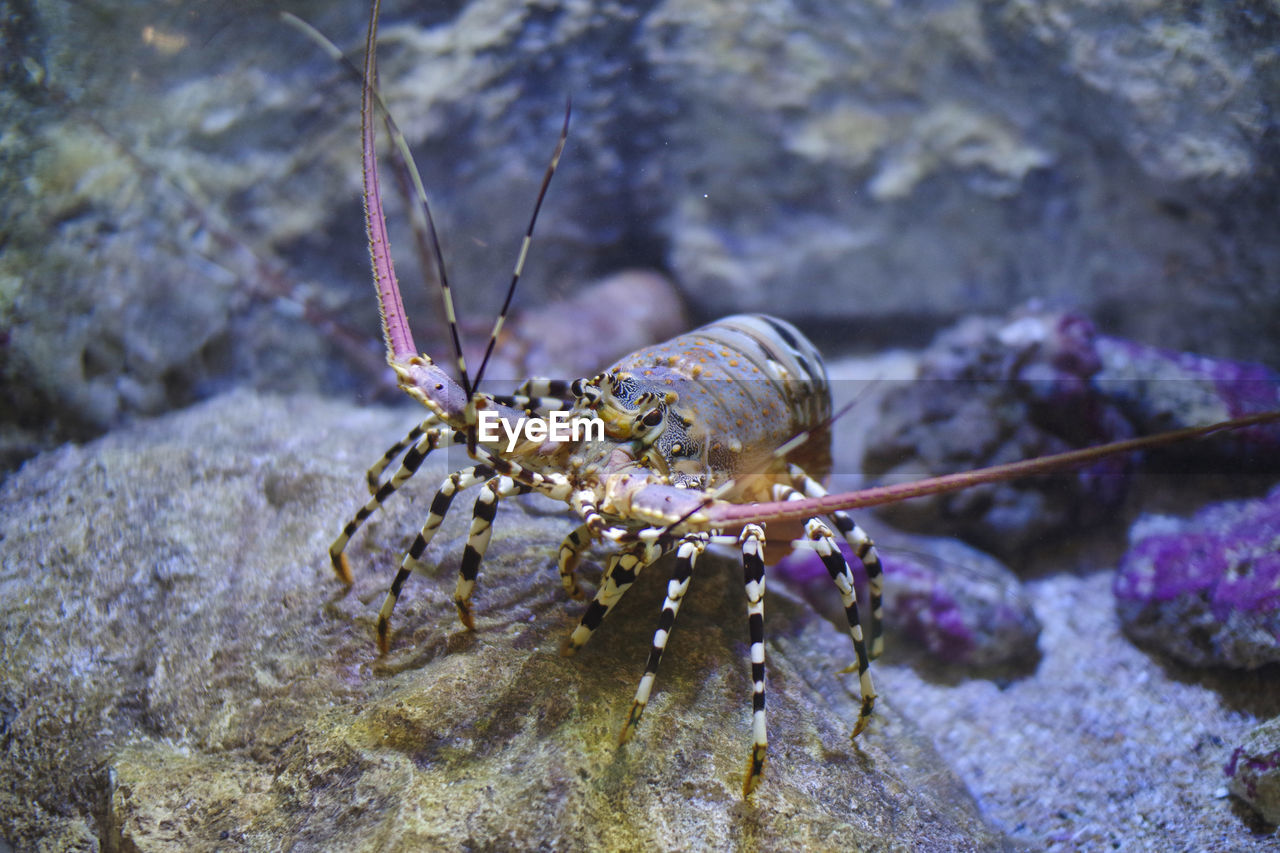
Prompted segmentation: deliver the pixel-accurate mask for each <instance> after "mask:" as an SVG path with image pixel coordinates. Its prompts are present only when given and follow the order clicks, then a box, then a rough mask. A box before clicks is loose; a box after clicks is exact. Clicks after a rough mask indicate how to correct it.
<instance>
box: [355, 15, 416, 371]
mask: <svg viewBox="0 0 1280 853" xmlns="http://www.w3.org/2000/svg"><path fill="white" fill-rule="evenodd" d="M380 5H381V3H380V2H379V0H374V3H373V14H372V16H371V18H370V21H369V35H368V40H367V41H366V42H365V58H364V86H363V90H364V94H363V97H362V98H361V103H360V129H361V134H362V162H363V166H364V221H365V231H366V232H367V233H368V235H369V258H370V261H371V262H372V265H373V282H374V285H375V286H376V287H377V289H378V311H379V313H380V314H381V316H382V337H383V340H384V341H385V342H386V345H387V361H388V362H389V363H392V364H395V363H397V362H403V361H407V360H409V359H410V358H413V357H414V356H415V355H417V354H418V348H417V347H416V346H415V345H414V343H413V333H412V332H410V331H409V319H408V318H407V317H406V316H405V313H404V302H403V300H401V298H400V283H399V282H398V281H397V280H396V268H395V265H394V264H393V263H392V262H391V243H390V242H389V240H388V239H387V221H386V218H385V217H384V216H383V213H382V194H381V192H382V191H381V187H380V185H379V181H378V156H377V151H376V148H375V145H374V140H375V131H374V119H373V105H374V100H375V98H376V97H377V96H376V93H375V91H374V79H375V75H376V74H377V67H378V61H377V53H376V45H377V39H378V11H379V7H380Z"/></svg>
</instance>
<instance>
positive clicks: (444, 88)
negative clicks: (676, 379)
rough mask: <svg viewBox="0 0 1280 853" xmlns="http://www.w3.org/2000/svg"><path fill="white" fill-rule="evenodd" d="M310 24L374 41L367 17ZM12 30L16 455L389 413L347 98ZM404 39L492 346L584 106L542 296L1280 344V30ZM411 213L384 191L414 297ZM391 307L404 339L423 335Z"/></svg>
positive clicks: (248, 44)
mask: <svg viewBox="0 0 1280 853" xmlns="http://www.w3.org/2000/svg"><path fill="white" fill-rule="evenodd" d="M290 8H291V10H292V11H294V12H296V13H298V14H300V15H302V16H303V17H305V18H307V19H308V20H310V21H311V22H312V23H314V24H315V25H316V26H317V27H319V28H320V29H321V30H323V31H324V32H326V33H328V34H329V35H330V36H332V37H333V38H334V39H335V40H336V41H337V42H338V43H339V44H341V45H342V46H343V47H345V48H347V49H348V50H349V52H350V53H351V54H353V55H354V54H357V53H358V51H359V50H360V48H361V46H362V45H363V35H362V33H363V25H364V24H363V16H364V10H363V9H362V8H361V4H359V3H355V4H353V3H334V2H331V0H310V2H305V3H294V4H291V6H290ZM4 10H5V18H4V20H5V25H4V26H3V27H0V40H2V43H0V56H2V57H3V58H2V59H0V73H3V75H4V78H3V82H4V85H3V86H0V121H2V122H3V126H4V127H5V129H6V134H5V140H4V144H3V145H0V175H2V176H3V177H0V181H3V183H4V186H5V192H3V193H0V211H2V214H0V220H2V221H4V222H5V233H4V245H5V252H4V255H3V256H0V339H2V340H3V342H4V345H3V346H2V347H0V375H2V376H3V379H4V381H3V384H2V388H3V390H2V391H0V394H2V395H3V396H0V453H3V454H4V455H5V456H6V457H7V458H8V460H9V464H12V461H13V460H14V459H17V458H21V457H22V456H25V455H29V454H30V453H32V452H34V450H35V449H38V448H39V447H41V446H49V445H50V443H55V442H57V441H59V440H61V439H63V438H65V437H68V436H70V437H85V436H89V435H94V434H97V433H99V432H101V431H102V430H104V429H106V428H109V427H111V426H112V425H115V424H119V423H122V422H126V421H128V420H129V419H130V418H132V417H135V416H138V415H148V414H152V413H155V412H159V411H164V410H167V409H169V408H172V407H174V406H181V405H186V404H187V403H189V402H190V401H191V400H193V399H198V398H202V397H206V396H208V395H210V394H212V393H215V392H217V391H219V390H223V389H225V388H226V387H227V386H229V385H232V384H236V383H240V382H250V383H252V384H254V385H256V386H257V387H259V388H267V389H273V390H292V389H298V388H312V389H316V388H324V389H325V392H326V393H332V391H331V389H332V388H333V387H334V386H335V385H336V386H338V387H341V388H343V389H344V390H345V392H346V393H349V394H355V393H361V394H369V393H372V392H373V390H375V389H376V388H378V387H379V386H378V385H377V382H376V381H375V380H376V377H377V376H379V375H380V374H379V373H378V362H379V359H378V357H377V347H376V340H375V338H376V336H375V334H374V330H375V329H376V319H375V308H374V306H373V304H372V301H371V300H370V299H369V287H368V279H369V273H368V263H367V260H366V258H365V257H364V250H365V240H364V238H363V236H362V235H361V233H360V226H361V216H360V202H359V189H358V187H359V160H358V154H357V147H358V134H357V131H356V121H357V111H358V100H359V97H358V92H357V91H356V88H355V87H354V86H352V85H350V83H349V82H347V81H345V80H344V79H343V74H342V72H341V71H339V70H338V69H336V68H335V67H334V65H333V63H332V62H331V61H330V60H329V59H328V58H327V57H325V56H324V55H323V54H322V53H321V52H320V51H319V50H318V49H316V48H315V47H314V46H313V45H311V44H310V43H309V42H308V41H306V40H305V39H304V38H303V37H302V36H300V35H298V34H296V33H295V32H293V31H292V30H290V29H287V28H285V27H283V26H282V25H276V24H275V23H274V22H272V21H269V20H264V18H263V17H262V16H260V15H258V14H256V13H252V12H244V10H241V9H239V8H237V9H235V10H221V9H219V10H217V11H216V12H215V11H214V10H213V8H212V7H210V8H208V9H204V8H202V9H198V10H195V11H193V10H190V9H185V8H184V9H179V8H177V7H174V6H172V5H167V4H162V3H143V4H131V5H130V6H128V7H127V8H119V9H113V10H111V12H110V13H109V14H97V12H96V11H94V10H93V9H91V8H90V7H86V6H83V5H80V4H66V3H56V2H50V1H49V0H35V1H34V2H30V3H27V2H9V3H6V4H5V5H4ZM384 15H385V26H384V30H383V35H384V39H383V52H382V55H381V56H382V63H381V66H380V76H381V82H382V85H383V87H384V88H385V91H386V93H387V95H388V97H389V99H390V100H391V103H392V105H393V108H394V110H395V111H396V114H397V116H398V117H399V119H400V124H401V125H402V126H403V127H404V129H405V131H406V133H407V135H408V136H409V139H410V142H411V143H412V144H413V145H414V146H415V150H416V151H417V152H418V156H419V158H420V162H421V165H422V167H423V172H424V175H425V176H426V178H425V179H426V182H427V185H428V187H429V188H430V190H431V192H432V194H433V198H434V199H435V200H436V201H437V204H436V213H437V217H438V219H439V220H440V225H441V232H442V237H443V240H444V243H445V251H446V254H447V255H448V257H449V261H450V267H451V269H452V273H453V278H454V281H455V284H457V285H459V286H458V287H457V288H456V290H455V292H456V294H457V295H458V296H459V298H460V299H461V300H462V302H463V304H462V306H461V310H460V315H461V316H462V317H463V318H471V319H477V320H478V321H479V322H480V324H481V325H482V326H484V325H487V322H488V319H489V318H491V317H492V313H493V311H494V310H495V309H496V306H497V305H498V304H499V302H500V300H501V283H502V282H503V281H504V280H505V279H506V276H507V274H508V272H509V270H510V265H511V263H512V260H513V259H514V257H515V254H516V251H517V245H518V239H519V235H520V234H521V233H522V231H523V228H524V225H525V221H526V217H527V215H528V208H529V206H530V205H531V204H532V199H533V195H534V191H535V188H536V185H537V181H538V178H539V176H540V175H541V172H542V169H543V168H544V166H545V163H546V158H547V157H548V155H549V153H550V149H551V146H552V144H553V141H554V139H555V135H556V132H557V130H558V125H559V122H560V118H561V116H562V109H563V104H564V99H565V97H566V95H572V96H573V99H574V106H575V114H574V127H573V135H572V138H571V140H570V144H569V148H568V150H567V152H566V156H565V159H564V161H563V162H562V166H561V171H560V174H559V176H558V177H557V180H556V184H555V186H554V187H553V189H552V191H551V193H550V195H549V197H548V199H547V204H546V209H545V211H544V215H543V220H542V225H541V227H540V229H539V235H538V240H537V242H536V244H535V247H534V249H533V252H532V255H531V256H530V263H529V264H528V266H527V269H526V281H525V289H524V291H523V293H522V296H521V297H520V301H522V302H523V303H524V304H526V305H539V304H544V303H546V302H548V301H550V300H552V299H553V298H555V297H559V296H564V295H566V294H567V293H571V292H573V291H574V290H576V289H577V288H579V287H581V286H583V285H584V284H585V283H587V282H590V281H593V280H595V279H596V277H598V275H599V274H600V273H601V272H602V271H605V270H612V269H619V268H623V267H637V266H638V267H645V268H653V269H663V270H667V271H669V272H670V273H671V274H672V277H673V278H674V280H676V281H677V282H678V283H679V285H680V287H681V288H682V289H683V291H684V293H685V295H686V296H687V298H688V299H689V301H690V303H691V304H692V305H693V306H694V307H695V309H696V310H697V311H698V312H699V313H700V315H702V318H707V317H710V316H711V315H715V314H723V313H729V312H731V311H738V310H747V309H759V310H767V311H771V312H775V313H779V314H781V315H784V316H787V317H790V318H792V319H799V320H812V321H814V322H815V323H831V324H832V328H833V329H837V330H838V331H839V334H840V336H841V337H842V338H843V339H844V340H845V341H846V342H852V341H851V339H852V338H854V337H855V335H854V333H853V332H851V331H850V329H851V328H853V329H873V330H875V334H874V335H865V336H864V335H862V334H861V333H860V332H859V333H858V334H857V335H856V337H857V338H858V339H859V340H865V339H868V338H871V337H874V338H875V339H877V340H881V341H883V340H892V339H893V337H894V336H895V335H896V336H899V337H906V338H910V339H914V337H915V336H918V334H919V330H920V329H921V328H934V327H936V326H937V325H938V324H939V323H941V322H945V321H946V320H948V319H950V318H954V317H956V316H959V315H961V314H965V313H968V312H971V311H987V312H990V311H996V310H1003V309H1004V308H1005V307H1006V306H1008V305H1009V304H1014V303H1019V302H1022V301H1025V300H1026V299H1029V298H1043V299H1046V300H1048V301H1049V303H1050V304H1064V303H1065V304H1077V305H1082V306H1083V307H1084V308H1085V309H1086V310H1088V311H1089V313H1091V314H1093V315H1094V316H1097V317H1099V318H1100V319H1103V320H1105V321H1106V325H1107V327H1108V328H1109V329H1111V330H1113V331H1114V332H1116V333H1118V334H1123V335H1126V336H1128V337H1131V338H1140V339H1143V340H1147V341H1153V342H1159V343H1162V344H1165V345H1169V346H1173V347H1175V348H1178V349H1184V350H1195V351H1199V352H1208V353H1212V354H1216V355H1223V356H1229V357H1235V358H1242V357H1249V358H1262V359H1264V360H1267V359H1273V358H1274V356H1275V355H1276V353H1277V349H1276V347H1277V344H1276V338H1275V336H1274V335H1273V334H1271V331H1272V330H1273V328H1274V326H1275V316H1276V297H1275V293H1274V292H1273V289H1272V290H1269V289H1267V288H1265V287H1259V286H1258V282H1267V281H1274V280H1275V279H1276V277H1277V275H1278V274H1280V254H1277V252H1276V251H1275V248H1274V247H1275V246H1276V245H1278V244H1280V239H1277V230H1276V229H1277V221H1276V218H1275V216H1274V215H1273V214H1274V197H1275V193H1276V180H1277V179H1276V177H1275V175H1274V173H1273V170H1271V169H1270V166H1269V164H1270V163H1272V162H1273V161H1274V159H1275V158H1274V151H1273V148H1274V140H1273V134H1272V133H1271V131H1270V129H1269V128H1270V124H1269V123H1268V120H1267V116H1269V115H1271V114H1273V113H1274V112H1275V111H1276V109H1277V106H1278V105H1277V97H1278V96H1277V94H1276V93H1277V92H1280V85H1277V79H1276V70H1275V67H1276V66H1275V63H1274V61H1273V55H1272V49H1273V46H1274V44H1275V42H1276V40H1277V37H1278V35H1280V12H1277V10H1276V8H1275V6H1274V4H1268V3H1265V2H1262V0H1252V2H1244V3H1232V4H1226V5H1222V4H1218V5H1213V6H1211V7H1205V8H1202V7H1201V6H1198V5H1194V4H1167V3H1165V4H1162V3H1154V2H1144V3H1137V4H1127V3H1126V4H1121V3H1103V4H1099V3H1096V2H1084V1H1083V0H1053V1H1052V2H1039V0H1037V2H1026V0H1000V2H980V0H949V2H941V3H931V4H926V5H925V6H924V7H920V6H918V5H917V6H910V5H900V4H889V3H880V2H854V3H849V2H830V3H819V4H806V5H805V6H804V8H803V9H801V8H799V7H797V6H795V5H794V4H793V3H791V2H789V0H769V2H765V3H761V2H758V0H753V2H746V0H734V2H714V3H708V2H705V0H666V2H662V3H657V4H639V3H630V2H622V3H612V4H588V3H564V4H553V5H545V4H512V3H508V2H505V0H471V2H465V3H448V4H434V5H428V6H425V7H424V6H423V5H422V4H419V3H406V2H398V0H393V1H392V2H388V3H387V4H386V6H385V8H384ZM390 183H392V182H390V181H388V184H390ZM388 195H389V196H394V195H395V193H393V192H391V191H390V190H388ZM406 221H407V220H406V217H405V216H404V215H403V213H402V212H401V209H400V206H399V204H397V203H394V201H392V210H391V223H392V228H393V243H394V244H395V245H397V246H398V247H399V248H400V249H401V254H402V256H403V257H404V258H405V261H403V262H402V267H403V269H402V272H403V273H404V275H403V277H404V278H405V280H406V282H416V281H417V279H418V276H416V274H415V273H414V271H413V265H412V264H411V263H408V262H407V260H408V257H409V256H410V255H411V254H412V253H411V252H410V251H408V246H409V243H408V239H407V229H406V228H405V225H406ZM463 285H466V286H463ZM406 290H407V291H408V298H409V301H410V305H409V311H410V314H411V315H412V316H414V318H415V319H416V320H417V321H418V323H419V324H421V325H423V326H425V325H426V324H427V323H429V322H431V321H430V320H429V319H428V318H437V317H438V315H439V312H438V310H437V308H436V300H435V297H434V296H433V295H431V294H430V293H428V292H426V291H425V290H424V289H423V288H420V287H407V288H406ZM851 323H857V324H860V325H857V326H852V327H851V326H850V324H851ZM317 330H319V331H320V332H321V334H317Z"/></svg>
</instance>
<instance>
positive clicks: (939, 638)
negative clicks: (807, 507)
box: [778, 533, 1040, 669]
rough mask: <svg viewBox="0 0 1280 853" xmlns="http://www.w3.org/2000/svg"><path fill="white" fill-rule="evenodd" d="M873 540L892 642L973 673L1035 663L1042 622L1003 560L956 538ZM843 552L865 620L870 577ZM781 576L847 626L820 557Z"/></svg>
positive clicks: (793, 558) (793, 562)
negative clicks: (881, 570)
mask: <svg viewBox="0 0 1280 853" xmlns="http://www.w3.org/2000/svg"><path fill="white" fill-rule="evenodd" d="M875 539H876V544H877V550H878V551H879V553H880V562H881V564H882V565H883V567H884V612H885V623H886V625H885V627H886V630H887V631H888V635H889V642H890V643H895V642H896V641H897V639H899V638H901V639H905V640H907V641H908V642H911V643H914V644H917V645H918V646H920V647H921V648H922V649H923V650H924V651H925V652H926V653H927V654H928V655H929V656H930V657H931V658H933V659H935V660H938V661H941V662H942V663H944V664H949V665H954V666H961V667H966V668H971V669H986V668H992V667H1002V666H1021V665H1025V664H1027V663H1028V662H1033V661H1034V659H1035V658H1036V656H1037V651H1036V640H1037V637H1038V636H1039V634H1040V622H1039V620H1037V619H1036V615H1035V612H1034V611H1033V610H1032V609H1031V606H1030V604H1028V602H1027V600H1026V598H1025V597H1023V595H1022V594H1021V591H1020V587H1021V584H1020V582H1019V581H1018V578H1017V576H1016V575H1015V574H1014V573H1013V572H1011V571H1009V569H1008V568H1007V567H1005V566H1004V565H1003V564H1002V563H1001V562H1000V561H999V560H997V559H995V558H994V557H991V556H989V555H987V554H984V553H982V552H981V551H979V550H977V549H975V548H971V547H969V546H967V545H965V544H964V543H963V542H959V541H956V540H954V539H943V538H940V537H933V536H909V535H905V534H897V535H895V536H889V537H886V535H885V534H883V533H878V534H877V535H876V536H875ZM840 550H841V551H842V552H843V553H844V557H845V560H847V561H848V563H849V565H850V567H851V568H852V569H853V572H854V580H855V583H856V584H857V589H858V600H859V601H860V602H862V607H863V614H864V615H863V619H864V620H865V619H866V602H867V600H868V599H867V587H866V572H865V571H864V570H863V568H862V563H861V562H860V561H859V560H858V559H857V557H855V556H854V554H853V551H852V550H851V549H850V548H849V547H848V546H847V545H845V544H843V543H841V546H840ZM778 571H779V572H780V573H781V574H782V576H783V577H784V578H785V579H786V580H787V581H788V582H789V583H793V584H795V585H796V586H798V587H799V588H800V590H801V591H802V594H803V595H804V598H805V599H806V600H807V601H809V602H810V603H811V604H813V606H814V608H815V609H817V610H818V611H819V612H821V613H822V614H823V615H824V616H826V617H827V618H828V619H829V620H831V621H832V622H833V623H835V625H836V626H837V627H838V628H846V627H847V625H848V622H847V620H846V618H845V615H844V610H843V608H841V607H840V606H839V601H838V599H836V598H835V596H834V595H833V593H832V590H833V589H834V587H833V584H832V582H831V577H830V575H829V574H828V573H827V570H826V568H825V567H824V566H823V565H822V561H821V560H820V559H818V556H817V554H814V553H812V552H806V551H797V552H795V553H793V554H791V555H789V556H787V557H784V558H783V559H782V560H781V561H780V562H779V563H778ZM863 625H864V628H863V630H864V631H865V630H866V627H865V625H866V623H865V621H864V623H863Z"/></svg>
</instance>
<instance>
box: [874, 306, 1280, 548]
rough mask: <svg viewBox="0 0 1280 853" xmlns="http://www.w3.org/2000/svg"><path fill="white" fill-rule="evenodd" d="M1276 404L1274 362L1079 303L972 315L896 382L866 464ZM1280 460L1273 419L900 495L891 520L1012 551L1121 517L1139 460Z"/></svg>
mask: <svg viewBox="0 0 1280 853" xmlns="http://www.w3.org/2000/svg"><path fill="white" fill-rule="evenodd" d="M1277 407H1280V374H1277V373H1275V372H1274V371H1272V370H1269V369H1268V368H1266V367H1264V366H1262V365H1258V364H1250V363H1244V362H1232V361H1227V360H1224V359H1213V358H1208V357H1204V356H1199V355H1195V354H1193V353H1179V352H1174V351H1172V350H1167V349H1161V348H1157V347H1150V346H1146V345H1143V344H1139V343H1135V342H1133V341H1126V340H1121V339H1118V338H1115V337H1109V336H1104V335H1100V334H1098V332H1097V330H1096V328H1095V326H1094V324H1093V323H1092V322H1090V321H1089V320H1088V319H1087V318H1085V317H1083V316H1082V315H1080V314H1078V313H1076V312H1070V311H1065V312H1064V311H1046V310H1034V309H1020V310H1017V311H1014V312H1012V313H1011V314H1009V315H1007V316H1005V317H1000V318H984V317H970V318H966V319H965V320H963V321H961V322H960V323H958V324H956V325H955V326H953V327H951V328H949V329H947V330H945V331H944V332H942V333H941V334H940V335H938V337H937V339H936V340H935V341H934V342H933V344H932V345H930V347H929V348H928V349H927V350H926V351H925V352H924V353H923V354H922V356H921V358H920V363H919V367H918V369H917V371H916V376H915V378H914V379H911V380H909V381H901V382H896V383H893V386H892V387H891V388H889V389H888V390H887V391H885V392H884V393H883V394H882V396H881V398H880V418H879V420H877V421H876V422H874V423H872V424H871V425H870V426H869V428H868V432H867V438H866V446H865V450H864V454H863V463H862V468H863V470H864V471H865V473H866V474H868V475H872V476H874V477H878V478H880V479H881V480H882V481H883V482H897V481H904V480H911V479H920V478H922V477H925V476H932V475H937V474H949V473H953V472H958V471H965V470H970V469H974V468H981V467H985V466H989V465H996V464H1000V463H1004V462H1015V461H1018V460H1021V459H1029V458H1033V457H1035V456H1042V455H1046V454H1049V453H1056V452H1062V451H1065V450H1069V449H1072V448H1076V447H1087V446H1090V445H1095V444H1102V443H1105V442H1109V441H1119V440H1123V439H1126V438H1131V437H1133V436H1135V435H1150V434H1154V433H1157V432H1161V431H1164V430H1171V429H1177V428H1181V427H1188V426H1200V425H1204V424H1208V423H1213V422H1215V421H1221V420H1227V419H1229V418H1233V417H1238V416H1241V415H1245V414H1252V413H1256V412H1263V411H1269V410H1274V409H1276V408H1277ZM1144 467H1145V469H1146V470H1156V471H1165V472H1168V473H1174V474H1183V473H1187V472H1190V471H1199V472H1216V473H1232V472H1239V473H1246V472H1247V473H1250V474H1258V475H1263V476H1265V475H1266V474H1267V473H1271V472H1277V471H1280V428H1277V427H1275V426H1274V425H1269V426H1265V427H1254V428H1251V429H1248V430H1239V431H1233V432H1231V433H1227V434H1222V435H1217V436H1213V437H1212V438H1210V439H1208V440H1203V441H1195V442H1184V443H1182V444H1174V445H1170V446H1169V447H1168V448H1162V449H1159V450H1154V451H1150V452H1149V453H1148V454H1145V455H1141V456H1140V455H1137V454H1130V455H1127V456H1113V457H1110V458H1104V459H1102V460H1099V461H1097V462H1094V463H1092V464H1090V465H1088V466H1085V467H1081V468H1077V469H1075V470H1073V471H1064V472H1060V473H1057V474H1049V475H1045V476H1041V477H1036V478H1024V479H1021V480H1016V481H1010V482H1005V483H999V484H993V485H987V486H980V487H976V488H973V489H967V490H965V491H962V492H957V493H952V494H947V495H936V496H932V497H929V498H921V499H917V500H912V501H905V502H902V503H899V504H895V505H892V506H889V507H885V508H884V509H882V510H881V514H882V515H884V517H885V518H886V519H888V520H890V521H891V522H893V523H894V524H897V525H899V526H903V527H907V528H910V529H913V530H920V531H923V532H929V533H939V532H942V533H947V534H950V535H955V536H960V537H963V538H965V539H966V540H968V541H971V542H974V543H975V544H978V545H979V546H980V547H982V548H984V549H986V550H990V551H991V552H992V553H995V554H998V555H1001V556H1005V557H1009V558H1013V559H1016V558H1020V557H1021V556H1023V555H1024V554H1025V553H1026V552H1027V551H1028V550H1031V549H1034V548H1036V547H1040V546H1041V545H1042V544H1043V542H1044V541H1045V540H1046V539H1052V538H1053V537H1061V536H1062V535H1063V534H1064V533H1066V532H1069V531H1071V530H1072V529H1076V528H1081V527H1089V526H1093V525H1096V524H1099V523H1101V522H1105V521H1108V520H1112V519H1115V518H1117V517H1118V513H1119V510H1120V509H1121V507H1122V506H1123V502H1124V500H1125V498H1126V495H1127V492H1128V490H1129V487H1130V480H1131V478H1130V477H1129V476H1128V475H1130V474H1132V473H1134V472H1136V471H1139V470H1143V469H1144Z"/></svg>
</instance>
